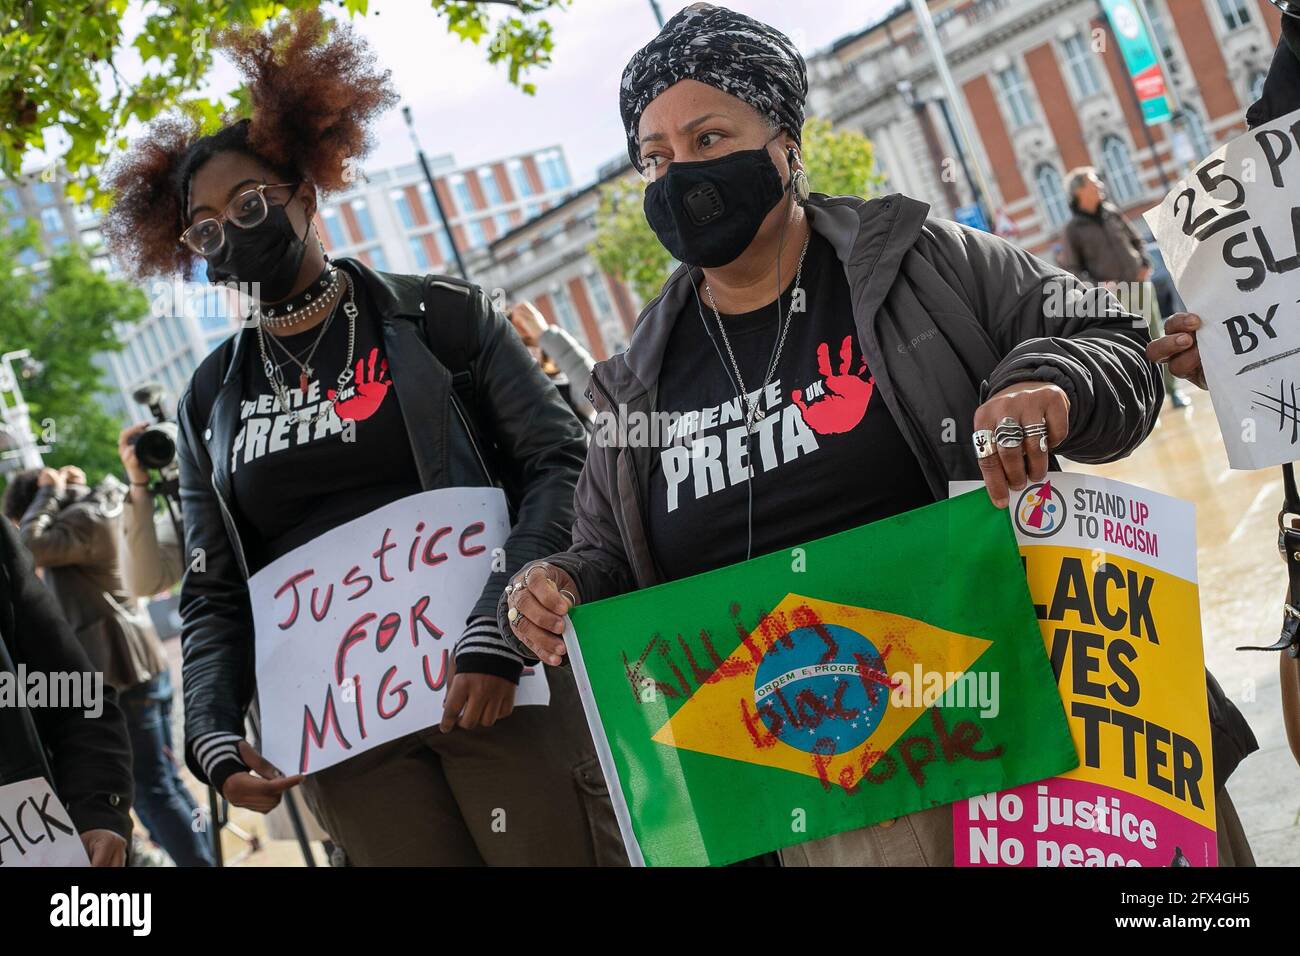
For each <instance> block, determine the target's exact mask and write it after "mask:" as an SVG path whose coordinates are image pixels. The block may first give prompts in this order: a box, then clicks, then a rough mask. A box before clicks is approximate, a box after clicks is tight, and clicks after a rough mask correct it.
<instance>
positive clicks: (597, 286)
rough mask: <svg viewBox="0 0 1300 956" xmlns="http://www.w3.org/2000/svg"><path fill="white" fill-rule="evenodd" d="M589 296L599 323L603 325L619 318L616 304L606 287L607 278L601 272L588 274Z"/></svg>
mask: <svg viewBox="0 0 1300 956" xmlns="http://www.w3.org/2000/svg"><path fill="white" fill-rule="evenodd" d="M587 294H588V295H589V296H590V297H591V305H592V308H594V309H595V310H596V321H597V322H598V323H600V324H602V325H603V324H604V323H606V322H611V321H614V320H616V319H617V318H618V313H617V312H615V311H614V303H613V302H611V301H610V298H609V290H608V289H607V288H606V287H605V277H604V276H603V275H601V274H600V273H599V272H592V273H588V275H587Z"/></svg>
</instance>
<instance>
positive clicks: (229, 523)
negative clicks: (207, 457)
mask: <svg viewBox="0 0 1300 956" xmlns="http://www.w3.org/2000/svg"><path fill="white" fill-rule="evenodd" d="M210 480H211V482H212V490H213V492H214V493H215V494H216V496H217V504H219V505H220V506H221V515H222V517H224V518H225V519H226V528H227V530H228V531H229V532H230V537H231V538H233V539H234V542H235V554H236V555H238V557H239V569H240V570H241V571H243V572H244V580H245V581H247V580H248V559H247V558H246V557H244V542H243V541H241V540H240V538H239V529H238V528H237V527H236V526H235V520H234V518H233V517H231V514H230V509H228V508H227V507H226V499H225V498H223V497H221V489H220V488H218V487H217V475H216V472H215V471H214V472H213V473H212V477H211V479H210ZM187 557H188V556H187ZM187 563H188V562H187Z"/></svg>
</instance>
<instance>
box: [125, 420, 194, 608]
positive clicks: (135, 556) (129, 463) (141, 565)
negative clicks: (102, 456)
mask: <svg viewBox="0 0 1300 956" xmlns="http://www.w3.org/2000/svg"><path fill="white" fill-rule="evenodd" d="M151 424H152V423H150V422H139V423H138V424H135V425H132V426H130V427H129V428H124V429H122V433H121V434H120V435H118V436H117V456H118V458H120V459H121V460H122V467H123V468H125V469H126V478H127V481H128V482H130V486H131V491H130V493H129V494H128V495H127V499H126V506H125V508H124V510H123V512H122V539H121V541H122V548H121V552H122V581H123V583H124V584H125V585H126V589H127V590H128V591H129V592H130V593H131V594H132V595H134V596H135V597H152V596H153V595H155V594H158V593H159V592H161V591H166V590H168V589H170V588H171V587H172V585H174V584H175V583H176V582H177V581H179V580H180V579H181V573H182V572H183V571H184V570H185V562H184V561H183V560H182V558H181V542H180V540H179V539H178V538H177V535H176V528H175V525H174V524H173V523H172V521H171V520H170V519H169V518H167V517H165V516H162V515H158V514H157V513H156V512H155V510H154V493H153V490H152V488H151V484H152V483H151V482H150V480H149V472H148V471H147V470H146V469H145V468H144V466H142V465H141V464H140V459H139V457H138V456H137V455H136V442H137V441H138V440H139V438H140V435H141V434H142V433H143V432H144V431H145V430H146V429H148V428H149V427H151Z"/></svg>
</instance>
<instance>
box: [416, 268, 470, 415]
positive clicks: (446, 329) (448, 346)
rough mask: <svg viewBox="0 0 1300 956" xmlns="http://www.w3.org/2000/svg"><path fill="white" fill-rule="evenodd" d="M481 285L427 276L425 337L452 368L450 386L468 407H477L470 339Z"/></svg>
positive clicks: (425, 278) (445, 277) (449, 368)
mask: <svg viewBox="0 0 1300 956" xmlns="http://www.w3.org/2000/svg"><path fill="white" fill-rule="evenodd" d="M479 294H480V290H479V287H478V286H476V285H472V284H470V283H468V282H465V281H464V280H463V279H457V278H454V277H452V276H441V275H427V276H425V277H424V340H425V342H426V343H427V344H428V346H429V349H430V351H432V352H433V354H434V355H436V356H437V357H438V361H440V362H442V364H443V365H445V366H446V367H447V371H449V372H451V387H452V389H453V390H454V391H455V392H456V395H457V397H458V398H459V399H460V401H461V404H462V405H463V406H464V407H465V408H473V407H474V398H475V396H474V376H473V373H472V371H471V368H470V364H471V363H470V339H471V336H472V334H473V332H474V324H475V302H474V298H475V296H476V295H479Z"/></svg>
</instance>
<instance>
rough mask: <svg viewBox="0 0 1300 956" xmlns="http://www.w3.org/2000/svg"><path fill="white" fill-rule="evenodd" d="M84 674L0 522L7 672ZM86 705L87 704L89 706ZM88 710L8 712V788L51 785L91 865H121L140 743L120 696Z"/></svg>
mask: <svg viewBox="0 0 1300 956" xmlns="http://www.w3.org/2000/svg"><path fill="white" fill-rule="evenodd" d="M20 666H21V667H23V668H25V669H26V670H27V671H28V672H29V673H30V672H34V671H39V672H42V673H46V674H85V673H90V672H91V671H92V670H93V667H92V665H91V663H90V659H89V658H88V657H87V656H86V652H85V650H84V649H83V648H82V647H81V645H80V644H78V643H77V641H76V638H75V637H74V636H73V633H72V628H70V627H69V626H68V622H67V620H66V619H65V618H64V616H63V615H62V614H61V613H60V611H59V605H58V602H57V601H56V600H55V599H54V595H52V594H51V593H50V592H49V590H48V589H47V588H45V587H44V586H42V584H41V582H40V579H38V578H37V577H36V570H35V567H34V566H33V564H32V557H31V554H30V553H29V552H28V551H27V549H26V548H24V547H23V544H22V542H21V541H20V540H19V538H18V534H17V532H16V531H15V530H14V527H13V526H12V525H11V524H10V523H9V522H7V521H0V670H3V671H8V672H9V673H11V674H16V673H17V668H18V667H20ZM81 703H82V704H83V705H85V704H86V703H87V702H85V701H82V702H81ZM89 710H90V708H87V707H86V706H79V707H78V706H60V707H36V708H28V707H0V786H5V785H7V784H13V783H21V782H22V781H25V780H32V779H35V778H37V777H45V778H46V779H47V780H48V781H49V783H50V786H51V787H52V788H53V789H54V792H55V794H57V795H58V797H59V799H60V800H61V801H62V802H63V804H64V806H66V807H67V809H68V816H69V818H70V819H71V820H72V824H73V826H75V827H76V828H77V833H78V834H79V835H80V836H81V843H82V846H84V847H85V849H86V856H87V857H89V859H90V865H91V866H122V865H124V864H125V862H126V855H127V846H128V841H129V840H130V837H131V796H132V794H131V789H132V787H131V744H130V739H129V737H128V734H127V729H126V721H125V720H124V719H123V717H122V709H121V707H119V706H118V699H117V692H116V691H114V690H113V688H112V687H110V686H104V687H103V699H102V701H100V708H99V714H98V716H91V715H90V713H89V712H88V711H89Z"/></svg>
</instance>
